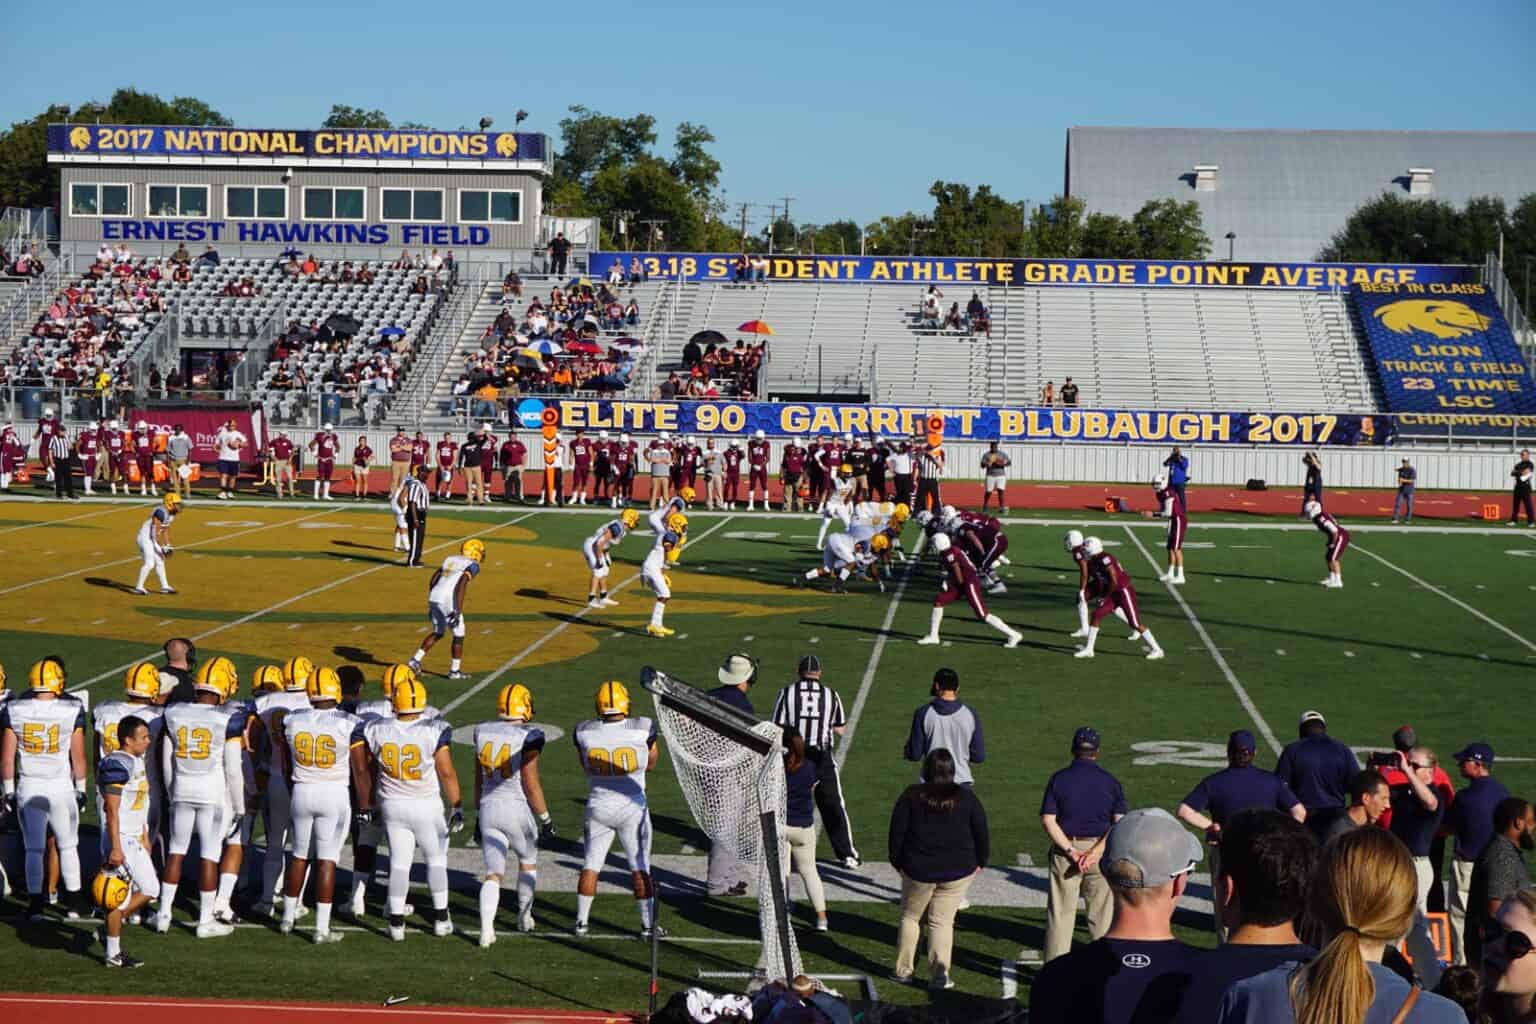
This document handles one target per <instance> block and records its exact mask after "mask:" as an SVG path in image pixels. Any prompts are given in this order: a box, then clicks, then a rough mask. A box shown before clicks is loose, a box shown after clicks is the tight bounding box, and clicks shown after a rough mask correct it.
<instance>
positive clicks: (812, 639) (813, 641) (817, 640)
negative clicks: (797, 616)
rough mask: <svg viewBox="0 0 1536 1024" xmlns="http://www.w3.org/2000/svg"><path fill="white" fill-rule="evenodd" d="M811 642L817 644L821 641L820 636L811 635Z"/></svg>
mask: <svg viewBox="0 0 1536 1024" xmlns="http://www.w3.org/2000/svg"><path fill="white" fill-rule="evenodd" d="M811 643H813V644H819V643H821V637H819V636H813V637H811Z"/></svg>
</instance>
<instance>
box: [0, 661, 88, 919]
mask: <svg viewBox="0 0 1536 1024" xmlns="http://www.w3.org/2000/svg"><path fill="white" fill-rule="evenodd" d="M64 679H65V676H64V662H63V660H62V659H60V658H58V657H56V656H54V655H49V656H48V657H46V658H44V659H43V660H41V661H39V662H37V663H36V664H35V665H33V666H32V670H31V671H30V672H29V673H28V689H29V691H30V692H29V694H28V699H24V700H12V701H8V702H7V703H6V705H5V712H4V715H5V717H4V719H3V721H0V794H3V799H0V805H3V806H0V814H3V816H5V817H10V816H11V815H13V814H14V815H16V816H17V817H18V818H19V819H20V824H21V835H22V842H23V845H24V846H25V847H26V874H27V895H28V898H29V900H30V906H29V909H28V916H29V917H30V918H31V919H32V920H33V921H40V920H42V919H43V911H44V907H45V906H46V905H47V899H48V897H47V882H46V878H45V876H44V870H43V864H44V857H45V851H46V849H47V846H48V833H49V832H50V831H51V832H52V833H53V837H54V843H55V846H56V847H57V849H58V855H59V874H60V876H61V877H62V879H63V882H64V889H65V892H66V894H67V896H66V899H65V912H66V914H67V916H68V917H70V918H75V917H78V916H79V910H80V899H81V892H80V811H81V810H82V809H83V808H84V807H85V706H84V705H83V704H81V703H80V701H79V700H78V699H77V698H75V697H71V696H70V695H69V694H67V693H65V692H64Z"/></svg>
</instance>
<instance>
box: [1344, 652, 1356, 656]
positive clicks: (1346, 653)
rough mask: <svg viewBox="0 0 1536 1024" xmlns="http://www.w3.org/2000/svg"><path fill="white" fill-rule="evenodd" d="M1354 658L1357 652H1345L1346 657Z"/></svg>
mask: <svg viewBox="0 0 1536 1024" xmlns="http://www.w3.org/2000/svg"><path fill="white" fill-rule="evenodd" d="M1354 656H1355V652H1354V651H1345V652H1344V657H1346V658H1353V657H1354Z"/></svg>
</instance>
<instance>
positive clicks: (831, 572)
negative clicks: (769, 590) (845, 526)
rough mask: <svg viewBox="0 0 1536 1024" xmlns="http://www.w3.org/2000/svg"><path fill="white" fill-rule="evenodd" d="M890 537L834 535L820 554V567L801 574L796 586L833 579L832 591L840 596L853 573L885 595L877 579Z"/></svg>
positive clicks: (882, 586)
mask: <svg viewBox="0 0 1536 1024" xmlns="http://www.w3.org/2000/svg"><path fill="white" fill-rule="evenodd" d="M890 546H891V542H890V538H888V537H886V535H885V534H883V533H876V534H874V535H873V536H870V537H866V538H863V539H858V540H856V539H855V538H854V535H853V534H851V533H834V534H833V535H832V536H831V537H830V538H829V539H828V540H827V546H826V547H825V548H823V549H822V552H821V565H820V566H819V567H817V568H815V569H807V570H806V571H805V573H804V575H797V576H796V577H795V586H797V587H802V586H804V585H805V584H807V583H809V582H811V581H812V580H818V579H821V578H823V577H826V576H831V577H833V581H832V589H833V590H834V591H836V592H837V593H839V594H841V593H843V592H844V590H845V587H844V584H845V583H846V582H847V581H848V577H849V576H852V575H853V574H854V573H858V574H859V575H860V576H867V577H868V578H869V579H871V580H874V582H875V584H876V585H877V586H879V588H880V593H882V594H883V593H885V582H884V581H883V580H881V579H880V570H879V568H878V565H879V563H880V554H881V552H883V551H886V550H888V549H889V548H890Z"/></svg>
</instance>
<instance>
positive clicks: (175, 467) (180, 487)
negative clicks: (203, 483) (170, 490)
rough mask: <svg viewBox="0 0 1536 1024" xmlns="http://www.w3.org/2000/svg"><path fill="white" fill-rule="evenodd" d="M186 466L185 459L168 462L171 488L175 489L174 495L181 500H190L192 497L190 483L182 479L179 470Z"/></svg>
mask: <svg viewBox="0 0 1536 1024" xmlns="http://www.w3.org/2000/svg"><path fill="white" fill-rule="evenodd" d="M186 464H187V460H186V459H172V460H171V461H170V467H171V486H172V487H174V488H176V493H177V494H179V495H181V496H182V497H183V498H190V497H191V496H192V481H191V480H187V479H184V478H183V477H182V475H181V468H182V467H183V466H185V465H186Z"/></svg>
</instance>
